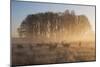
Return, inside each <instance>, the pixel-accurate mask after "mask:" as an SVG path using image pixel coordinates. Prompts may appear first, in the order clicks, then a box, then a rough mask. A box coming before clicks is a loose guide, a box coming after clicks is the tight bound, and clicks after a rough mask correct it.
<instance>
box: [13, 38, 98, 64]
mask: <svg viewBox="0 0 100 67" xmlns="http://www.w3.org/2000/svg"><path fill="white" fill-rule="evenodd" d="M11 46H12V47H11V48H12V65H28V64H33V65H35V64H51V63H64V62H80V61H95V60H96V56H95V42H70V43H65V42H61V43H52V42H51V43H50V42H48V43H36V42H30V41H28V40H25V39H13V41H12V44H11Z"/></svg>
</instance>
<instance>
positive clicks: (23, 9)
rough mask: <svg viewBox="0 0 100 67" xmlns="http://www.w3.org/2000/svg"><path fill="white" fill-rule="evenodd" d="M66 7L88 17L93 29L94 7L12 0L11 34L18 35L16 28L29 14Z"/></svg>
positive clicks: (57, 10)
mask: <svg viewBox="0 0 100 67" xmlns="http://www.w3.org/2000/svg"><path fill="white" fill-rule="evenodd" d="M66 9H68V10H69V11H71V10H74V11H75V13H76V14H77V15H81V14H84V15H86V16H87V17H88V19H89V21H90V23H91V25H92V28H93V30H94V31H95V7H94V6H83V5H69V4H66V5H65V4H52V3H36V2H19V1H12V5H11V19H12V20H11V22H12V24H11V26H12V32H11V34H12V36H18V34H17V32H16V31H17V28H18V27H19V25H20V24H21V22H22V21H23V20H24V19H25V17H26V16H27V15H29V14H34V13H38V12H47V11H52V12H64V11H65V10H66Z"/></svg>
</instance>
